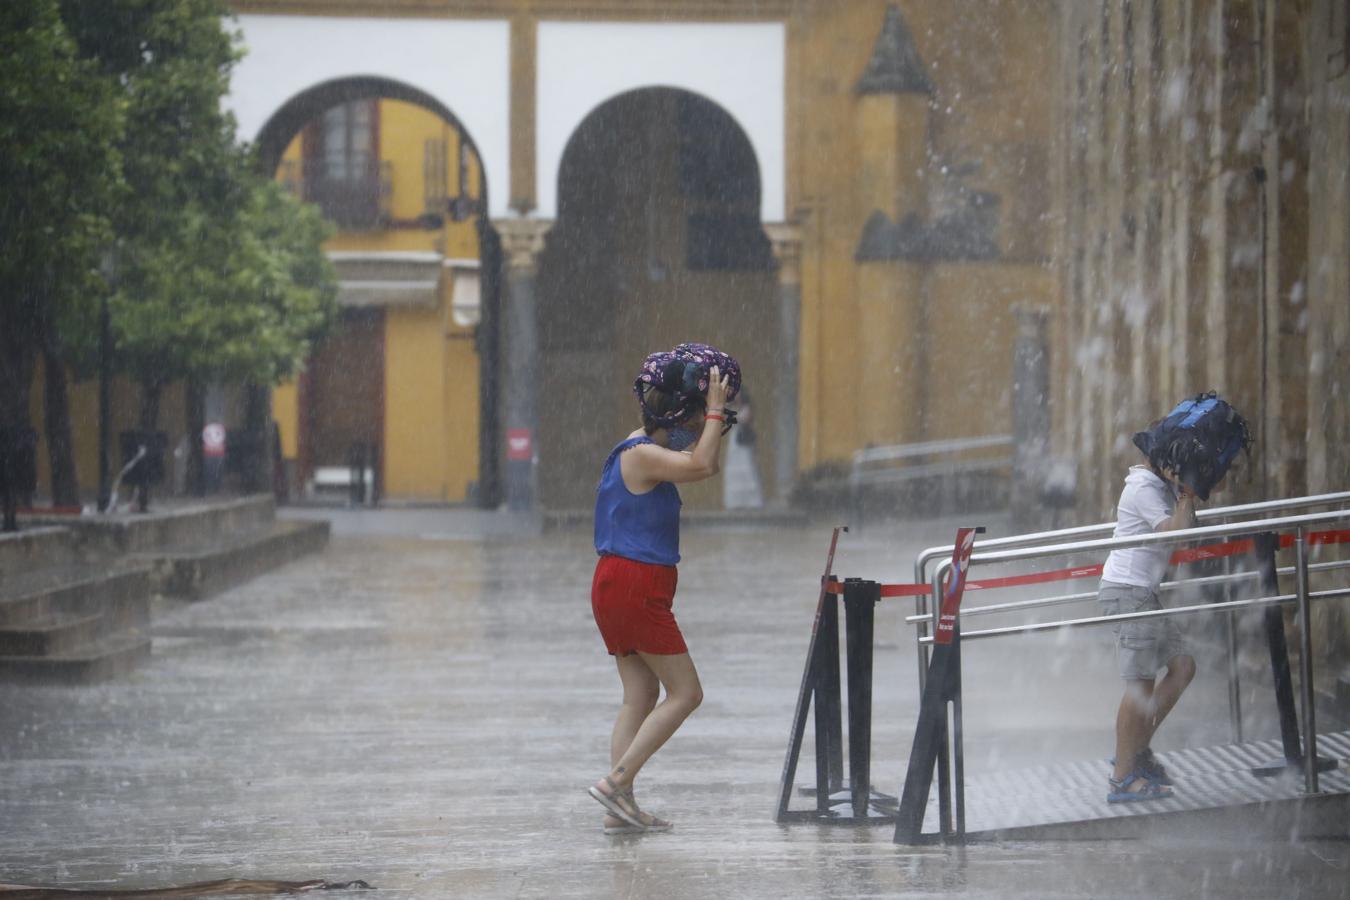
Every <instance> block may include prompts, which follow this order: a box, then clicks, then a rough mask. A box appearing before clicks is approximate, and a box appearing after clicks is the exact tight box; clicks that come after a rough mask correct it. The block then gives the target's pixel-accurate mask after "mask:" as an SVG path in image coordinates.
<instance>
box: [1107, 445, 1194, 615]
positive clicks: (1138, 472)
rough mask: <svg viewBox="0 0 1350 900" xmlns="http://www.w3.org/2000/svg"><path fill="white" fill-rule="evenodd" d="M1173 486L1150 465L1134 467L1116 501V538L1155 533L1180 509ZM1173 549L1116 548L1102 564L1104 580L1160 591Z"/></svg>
mask: <svg viewBox="0 0 1350 900" xmlns="http://www.w3.org/2000/svg"><path fill="white" fill-rule="evenodd" d="M1176 505H1177V498H1176V495H1175V494H1174V493H1173V492H1172V486H1171V485H1169V484H1168V483H1167V482H1166V481H1163V480H1162V479H1161V478H1159V477H1158V476H1157V475H1155V474H1153V471H1152V470H1151V469H1149V468H1148V467H1147V466H1131V467H1130V472H1129V474H1128V475H1126V476H1125V488H1124V490H1122V491H1121V492H1120V501H1119V502H1118V503H1117V504H1116V531H1115V536H1116V537H1132V536H1135V535H1140V534H1152V533H1153V532H1154V531H1156V530H1157V529H1158V526H1159V525H1161V524H1162V523H1163V522H1164V521H1165V520H1166V519H1168V518H1169V517H1171V515H1172V512H1173V511H1174V510H1175V509H1176ZM1172 550H1173V548H1172V547H1171V545H1168V544H1155V545H1153V546H1151V547H1129V548H1122V549H1119V550H1112V551H1111V553H1110V555H1109V556H1107V557H1106V565H1105V566H1103V567H1102V581H1110V582H1112V583H1114V584H1133V585H1137V586H1138V587H1146V588H1152V589H1154V590H1157V588H1158V585H1160V584H1162V579H1163V573H1164V572H1165V571H1167V561H1168V559H1170V558H1171V556H1172Z"/></svg>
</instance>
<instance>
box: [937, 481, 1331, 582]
mask: <svg viewBox="0 0 1350 900" xmlns="http://www.w3.org/2000/svg"><path fill="white" fill-rule="evenodd" d="M1331 503H1350V491H1339V492H1336V493H1330V494H1311V495H1309V496H1306V497H1290V498H1286V499H1283V500H1261V501H1258V502H1256V503H1242V504H1238V505H1236V506H1218V507H1214V508H1213V509H1202V510H1198V511H1197V512H1196V514H1195V518H1196V519H1197V520H1199V521H1205V520H1208V519H1226V518H1230V517H1232V516H1239V515H1248V514H1252V513H1262V512H1274V511H1276V510H1282V509H1301V508H1304V507H1309V506H1325V505H1327V504H1331ZM1115 528H1116V523H1115V522H1101V523H1098V524H1096V525H1076V526H1074V527H1073V528H1060V529H1057V530H1055V531H1036V532H1031V533H1028V534H1014V535H1009V536H1008V537H1001V538H990V539H988V540H977V541H976V542H975V546H974V549H973V550H972V552H976V551H979V550H981V549H989V548H994V547H1018V546H1026V545H1029V544H1039V543H1044V542H1046V541H1055V540H1059V539H1061V538H1073V537H1078V536H1086V535H1090V534H1104V533H1109V532H1111V531H1114V530H1115ZM951 554H952V546H951V544H947V545H946V546H942V547H928V548H926V549H924V550H921V551H920V552H919V555H918V556H917V557H915V560H914V582H915V584H925V583H927V581H928V577H927V574H926V572H927V567H928V563H929V562H930V561H931V560H933V559H937V558H939V557H943V556H947V557H950V556H951Z"/></svg>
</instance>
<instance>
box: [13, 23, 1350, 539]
mask: <svg viewBox="0 0 1350 900" xmlns="http://www.w3.org/2000/svg"><path fill="white" fill-rule="evenodd" d="M232 7H233V9H234V10H235V12H236V13H237V28H238V30H239V32H240V35H241V42H242V47H243V49H244V51H245V56H244V58H243V60H242V61H241V62H240V63H239V65H238V66H237V68H236V71H235V73H234V76H233V82H232V91H231V95H230V98H229V101H228V102H229V103H230V105H231V108H232V110H233V111H234V113H235V115H236V117H237V119H238V121H239V126H240V134H241V136H242V137H243V138H245V139H247V140H249V141H252V142H254V143H255V144H256V146H257V147H258V151H259V156H260V160H261V164H262V165H263V166H264V167H265V168H266V169H267V170H268V171H269V172H270V173H274V174H275V175H276V177H277V178H279V179H281V180H282V181H284V182H286V183H288V184H290V185H292V187H293V188H294V189H295V190H296V191H297V192H299V193H301V194H302V195H304V196H307V197H309V198H310V199H312V200H315V201H316V202H319V203H321V205H325V208H328V209H329V210H330V215H331V216H332V217H333V218H334V219H335V221H338V222H339V225H340V228H341V231H340V233H339V234H338V236H337V237H336V238H334V239H333V241H332V242H331V244H330V246H329V248H328V249H329V251H330V253H331V255H332V257H333V259H334V262H335V264H336V266H337V268H338V271H339V275H340V278H341V303H342V309H343V313H342V325H341V328H340V329H339V330H338V332H337V333H336V334H335V335H334V336H333V337H331V338H330V339H329V340H328V341H327V342H326V343H325V344H324V346H322V347H320V348H319V349H318V351H317V352H316V355H315V357H314V359H312V360H311V361H310V365H309V366H308V367H307V369H306V373H305V375H304V376H303V377H302V378H301V379H299V380H298V382H297V383H296V384H293V385H286V386H282V387H281V388H279V389H277V390H276V391H275V392H274V395H273V398H272V413H273V418H274V420H275V421H277V422H278V424H279V428H280V433H281V437H282V448H283V454H284V456H285V457H286V459H287V461H288V462H287V465H288V469H289V470H290V471H291V472H292V475H293V482H294V484H295V485H296V487H297V488H300V489H303V488H304V486H306V485H313V484H316V483H318V482H321V481H322V478H321V477H320V476H321V474H322V473H321V471H320V470H323V469H332V468H335V467H342V466H345V465H346V463H347V460H348V454H349V452H350V448H351V447H352V445H353V444H362V445H366V446H368V447H370V448H372V453H373V454H374V457H375V458H376V460H377V462H376V464H375V465H374V467H373V468H374V469H375V470H377V473H378V479H379V482H380V487H381V491H382V493H383V495H384V496H385V497H386V498H390V499H398V500H407V501H430V502H476V503H480V504H483V505H488V506H493V505H496V504H497V503H499V502H501V501H503V500H504V501H506V502H508V503H510V504H511V505H514V506H518V507H529V506H534V505H539V506H543V507H546V508H555V509H557V508H561V509H576V508H585V507H588V506H589V504H590V497H591V492H592V490H593V487H594V479H595V471H596V468H597V466H598V464H599V461H600V460H601V459H602V458H603V454H604V452H605V450H606V449H607V448H608V447H609V446H610V445H611V444H612V443H613V442H614V441H615V439H616V438H617V437H618V436H620V435H622V434H624V433H626V432H627V431H628V430H629V429H630V428H631V427H632V426H633V425H634V424H635V422H636V412H635V405H634V403H633V401H632V397H631V392H630V386H631V382H632V379H633V377H634V375H635V373H636V370H637V368H638V365H639V363H640V362H641V360H642V358H643V356H644V355H645V354H646V353H648V352H650V351H651V350H653V349H660V348H666V347H669V346H670V345H673V344H675V343H677V342H679V341H682V340H700V341H707V342H711V343H714V344H717V345H718V346H721V347H723V348H724V349H726V350H727V351H729V352H731V353H733V354H734V355H736V356H737V357H738V358H740V359H741V360H742V362H743V364H744V368H745V378H746V384H747V385H748V388H749V391H750V395H751V397H752V399H753V409H754V417H755V430H756V432H757V434H758V435H759V436H760V437H759V440H758V441H757V443H756V451H755V452H756V457H757V463H758V468H759V472H760V476H761V479H762V481H763V482H764V485H765V488H766V493H767V494H768V496H769V497H770V498H771V499H773V500H782V499H783V498H784V497H785V496H786V494H787V493H788V492H789V490H790V489H791V488H792V487H793V485H794V484H797V485H802V484H813V483H820V482H822V481H825V482H828V478H827V477H826V476H829V475H831V474H833V475H834V476H835V477H838V476H839V474H840V473H842V472H844V471H846V470H847V467H848V464H849V461H850V459H851V458H852V456H853V454H854V453H856V452H857V451H859V450H860V449H863V448H866V447H869V446H884V445H893V444H913V443H916V442H923V441H944V440H955V439H966V438H980V437H987V436H998V435H1008V434H1012V433H1014V432H1016V431H1017V430H1018V429H1019V428H1020V429H1022V431H1023V432H1026V431H1027V430H1028V428H1030V430H1031V432H1032V433H1033V434H1034V435H1035V438H1036V439H1035V441H1034V442H1033V443H1026V442H1025V441H1023V442H1022V443H1023V446H1022V453H1023V456H1024V457H1025V456H1026V454H1027V452H1028V451H1027V448H1028V447H1030V448H1032V450H1033V451H1034V452H1032V454H1031V455H1032V456H1034V457H1035V459H1032V460H1030V463H1037V462H1038V461H1043V459H1048V458H1050V457H1052V456H1053V457H1056V458H1059V459H1062V460H1063V461H1064V463H1065V465H1066V466H1067V467H1068V468H1070V469H1072V470H1076V472H1077V478H1076V482H1077V490H1076V494H1075V497H1074V502H1076V504H1077V513H1078V515H1079V516H1080V517H1081V518H1082V519H1083V520H1084V521H1099V520H1101V519H1103V518H1105V517H1107V516H1108V515H1109V514H1110V511H1111V510H1110V507H1111V504H1112V502H1113V498H1114V494H1115V489H1114V488H1113V487H1112V485H1113V484H1115V483H1116V482H1117V481H1118V477H1119V472H1120V471H1122V470H1123V468H1124V466H1125V465H1126V464H1128V463H1129V462H1130V461H1131V459H1132V458H1133V451H1132V450H1131V448H1130V446H1129V441H1128V435H1129V433H1130V432H1131V431H1133V430H1135V429H1136V428H1138V427H1140V426H1141V425H1143V424H1144V423H1146V422H1147V421H1148V420H1149V419H1151V418H1153V417H1154V416H1157V415H1160V414H1161V413H1162V412H1165V411H1166V409H1167V408H1169V407H1170V406H1171V405H1172V404H1173V403H1175V402H1176V401H1177V400H1178V399H1180V397H1181V396H1182V395H1184V394H1187V393H1190V392H1194V391H1199V390H1203V389H1207V388H1216V389H1218V390H1220V391H1221V392H1224V393H1225V394H1226V395H1229V396H1231V397H1232V398H1233V399H1234V400H1235V402H1236V403H1237V405H1238V406H1239V408H1240V409H1242V410H1243V411H1244V412H1246V413H1247V414H1248V418H1249V419H1251V420H1252V421H1253V422H1254V423H1257V425H1258V427H1257V432H1258V435H1257V436H1258V441H1259V442H1260V446H1261V447H1262V449H1263V452H1261V453H1260V454H1259V456H1258V459H1259V462H1258V466H1257V472H1256V473H1255V476H1256V477H1255V480H1248V481H1244V482H1243V483H1242V485H1241V487H1240V488H1239V494H1238V499H1244V498H1246V497H1249V496H1257V495H1260V496H1275V495H1291V494H1298V493H1304V492H1308V491H1321V490H1333V489H1336V488H1338V487H1343V486H1344V483H1345V480H1346V478H1347V475H1350V453H1347V452H1346V451H1345V449H1344V448H1345V446H1346V442H1345V441H1344V440H1341V438H1342V437H1343V436H1344V434H1345V433H1346V422H1347V421H1348V419H1347V416H1346V414H1345V409H1346V408H1347V406H1346V404H1345V403H1344V402H1342V401H1341V400H1339V399H1338V398H1342V397H1343V396H1344V392H1345V391H1346V390H1348V389H1350V386H1347V384H1346V377H1345V372H1346V366H1345V365H1344V359H1343V358H1344V355H1345V353H1346V349H1345V348H1346V346H1347V345H1350V337H1347V334H1350V332H1348V331H1347V321H1350V316H1347V314H1346V309H1347V305H1346V304H1345V303H1344V297H1345V285H1346V284H1347V277H1346V271H1347V267H1348V266H1350V264H1347V262H1346V260H1347V259H1350V251H1348V250H1347V247H1346V242H1345V233H1346V229H1344V228H1343V227H1342V226H1343V223H1344V210H1345V208H1346V206H1347V185H1346V179H1345V177H1344V175H1343V172H1344V171H1345V170H1346V166H1345V165H1344V162H1345V152H1346V151H1345V147H1346V146H1347V144H1350V140H1347V136H1346V128H1345V123H1344V118H1345V117H1344V114H1343V109H1344V108H1345V103H1344V88H1343V87H1342V85H1343V84H1344V81H1345V80H1344V79H1343V78H1339V76H1337V75H1336V73H1335V72H1333V71H1330V70H1331V69H1334V65H1333V64H1330V63H1327V62H1326V60H1328V59H1331V60H1335V59H1337V58H1340V57H1338V56H1337V54H1338V53H1339V54H1344V52H1345V48H1344V46H1343V44H1344V35H1345V33H1346V29H1345V28H1343V27H1342V26H1343V24H1344V19H1345V16H1346V13H1345V6H1344V4H1343V3H1337V2H1332V0H1316V2H1314V3H1312V4H1311V5H1310V6H1309V10H1311V11H1302V10H1301V8H1296V7H1294V6H1290V5H1285V4H1265V5H1263V6H1262V7H1261V9H1263V10H1264V13H1262V14H1260V15H1258V14H1257V12H1255V11H1254V10H1256V7H1255V6H1253V7H1252V8H1251V9H1247V8H1246V7H1243V8H1241V9H1239V8H1238V7H1237V6H1235V5H1233V4H1231V3H1227V4H1226V3H1223V2H1219V0H1162V2H1159V3H1154V4H1138V3H1133V2H1130V0H1111V2H1108V3H1103V4H1100V9H1098V8H1097V7H1096V6H1093V7H1091V8H1089V6H1087V5H1083V4H1074V3H1056V2H1051V0H998V2H987V3H985V2H981V3H947V2H936V0H904V2H886V0H847V2H842V0H385V2H371V0H234V2H233V3H232ZM1094 10H1095V11H1094ZM1315 22H1323V23H1326V22H1329V23H1331V24H1330V25H1329V26H1327V27H1325V28H1323V27H1320V26H1318V27H1313V23H1315ZM1318 48H1321V49H1318ZM1323 50H1325V51H1326V52H1322V51H1323ZM1341 74H1343V73H1341ZM1338 78H1339V80H1338ZM1263 110H1264V112H1263ZM1299 110H1302V112H1298V111H1299ZM1206 148H1208V149H1206ZM1253 173H1256V174H1253ZM1273 173H1278V175H1279V177H1278V178H1276V177H1274V174H1273ZM1258 175H1260V178H1259V180H1258ZM339 176H340V177H339ZM1314 183H1315V185H1316V189H1313V187H1312V185H1313V184H1314ZM1338 223H1339V224H1338ZM1261 235H1265V237H1264V238H1262V237H1261ZM1253 298H1256V299H1253ZM1019 342H1021V343H1019ZM1019 346H1020V347H1024V348H1025V347H1032V348H1039V350H1040V351H1043V352H1042V353H1041V356H1042V357H1043V358H1042V359H1041V362H1040V363H1039V364H1040V365H1041V367H1042V369H1043V371H1041V372H1039V373H1034V374H1035V377H1033V378H1032V379H1030V380H1029V381H1028V380H1027V379H1025V378H1024V379H1023V380H1022V381H1017V380H1016V379H1015V378H1014V372H1013V368H1014V363H1015V360H1014V356H1015V350H1017V348H1018V347H1019ZM1032 357H1035V354H1034V353H1033V354H1032ZM1038 379H1039V380H1038ZM1037 385H1040V387H1038V386H1037ZM76 395H77V396H76V397H75V398H74V399H73V403H74V404H75V406H76V408H77V410H78V409H85V408H89V407H90V404H89V402H88V401H89V399H90V398H89V397H87V396H85V394H84V392H83V390H81V391H77V392H76ZM118 396H120V397H123V398H124V400H125V398H127V397H129V396H130V394H129V392H128V391H127V390H121V391H120V392H119V395H118ZM1015 397H1021V398H1022V400H1021V401H1019V402H1020V403H1024V404H1026V406H1025V407H1022V406H1019V410H1020V412H1019V414H1018V415H1017V416H1016V417H1014V414H1013V408H1014V399H1015ZM39 399H40V398H38V397H36V396H35V409H40V405H37V402H38V400H39ZM227 399H228V398H227ZM128 402H129V401H128ZM176 403H177V401H174V400H171V399H168V398H166V400H165V403H164V408H165V410H166V413H168V415H167V416H166V418H167V419H169V420H170V421H169V423H168V424H169V428H170V429H171V430H175V429H176V430H177V431H176V432H175V434H179V433H181V430H182V428H183V427H184V426H183V423H182V421H181V417H179V420H178V421H173V419H174V417H175V416H176V413H175V411H174V410H175V404H176ZM121 405H122V406H125V405H127V404H126V403H125V402H124V403H122V404H121ZM224 409H225V412H224V413H223V415H225V416H226V417H227V418H229V417H234V418H236V419H237V416H238V415H239V404H238V403H237V402H233V403H225V404H224ZM77 415H78V413H77ZM120 415H121V416H122V420H129V418H130V416H129V414H125V413H124V414H120ZM1029 416H1030V418H1031V419H1034V420H1035V421H1034V422H1033V423H1032V424H1031V425H1030V426H1029V425H1028V421H1029V418H1028V417H1029ZM1015 418H1016V421H1014V419H1015ZM1023 437H1024V438H1025V434H1023ZM177 439H178V438H177V436H173V440H174V441H176V440H177ZM77 441H78V442H79V447H78V448H77V449H78V455H79V459H80V474H81V478H82V479H83V480H84V481H85V482H86V483H88V482H89V480H90V478H91V471H92V449H91V448H90V447H89V446H87V444H88V443H89V442H88V441H84V439H83V437H82V436H79V435H77ZM1305 451H1306V452H1305ZM1025 461H1026V460H1025V459H1024V462H1025ZM1031 467H1032V468H1035V466H1034V465H1032V466H1031ZM720 492H721V486H720V485H719V484H717V483H707V484H701V485H696V486H694V487H692V488H691V489H690V490H688V491H686V501H687V502H688V503H690V504H691V505H693V506H696V507H698V506H702V507H711V506H716V505H718V504H719V503H720V500H721V497H720ZM1022 499H1023V501H1024V503H1025V502H1027V498H1026V497H1023V498H1022ZM1030 502H1031V503H1032V504H1034V503H1035V502H1037V500H1036V499H1035V498H1032V500H1031V501H1030ZM920 512H921V511H920Z"/></svg>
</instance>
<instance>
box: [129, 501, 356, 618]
mask: <svg viewBox="0 0 1350 900" xmlns="http://www.w3.org/2000/svg"><path fill="white" fill-rule="evenodd" d="M328 533H329V524H328V523H327V522H314V521H300V520H288V521H281V522H276V521H274V522H272V523H271V525H270V527H268V528H266V529H259V530H255V531H251V532H246V533H243V534H239V535H236V536H234V538H233V539H232V540H227V541H225V542H223V543H222V542H215V543H211V544H203V545H200V546H188V547H177V548H172V549H167V550H164V549H161V550H155V551H151V552H147V553H142V554H136V555H135V556H134V557H133V559H134V560H135V561H136V562H138V563H143V564H146V565H148V566H150V567H151V568H152V570H153V572H152V575H151V583H152V584H153V586H154V589H155V590H156V591H157V592H158V593H160V594H163V595H165V596H169V597H173V598H176V599H181V600H200V599H202V598H204V597H209V596H211V595H212V594H217V593H220V592H221V591H224V590H227V589H229V588H232V587H234V586H236V585H239V584H242V583H243V582H245V581H248V580H250V579H252V578H255V577H257V576H258V575H261V574H263V573H264V572H268V571H271V570H272V569H275V568H277V567H278V566H282V565H285V564H286V563H288V562H291V561H293V560H296V559H299V558H300V557H301V556H305V555H307V554H309V553H316V552H318V551H320V550H322V549H323V548H324V547H325V546H326V545H327V543H328Z"/></svg>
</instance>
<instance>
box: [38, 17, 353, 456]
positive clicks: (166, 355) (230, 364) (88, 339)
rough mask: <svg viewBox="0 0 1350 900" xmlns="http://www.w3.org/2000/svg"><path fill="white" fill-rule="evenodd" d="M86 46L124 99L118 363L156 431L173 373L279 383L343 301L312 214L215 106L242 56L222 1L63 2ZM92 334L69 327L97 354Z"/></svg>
mask: <svg viewBox="0 0 1350 900" xmlns="http://www.w3.org/2000/svg"><path fill="white" fill-rule="evenodd" d="M62 9H63V11H64V15H65V17H66V21H67V24H68V26H69V28H70V29H71V33H72V34H73V35H74V36H75V37H76V39H77V40H78V41H79V44H80V47H81V49H82V51H83V52H84V53H85V54H87V55H88V56H89V57H90V58H91V59H93V60H96V61H97V63H98V65H99V67H100V69H101V70H102V71H103V73H104V75H105V76H106V77H107V78H109V79H110V80H112V81H114V82H116V84H118V85H119V86H120V88H121V90H122V91H123V92H124V94H125V98H126V105H127V128H126V131H125V136H124V139H123V141H122V144H121V153H122V159H123V163H122V170H123V174H124V178H125V181H126V184H127V187H128V197H129V199H128V201H127V202H126V203H125V204H123V205H122V206H121V207H120V208H119V210H118V213H117V215H116V217H115V220H114V227H115V229H116V232H117V245H116V246H117V250H116V273H117V275H116V291H115V293H114V294H113V296H112V299H111V309H112V330H113V334H114V340H115V344H116V347H117V354H116V358H117V366H118V369H119V370H120V371H123V372H125V373H127V374H129V375H131V376H132V377H134V378H135V379H136V380H137V381H139V382H140V384H141V388H142V404H141V417H140V418H141V422H140V424H141V427H142V428H143V429H145V430H154V428H155V426H156V422H157V420H158V416H159V398H160V394H161V392H162V389H163V387H164V386H165V385H166V384H168V383H170V382H172V381H176V380H179V379H188V380H189V381H192V382H197V383H200V382H202V381H206V380H210V379H226V380H238V381H245V382H252V383H259V384H271V383H274V382H275V381H276V380H278V379H280V378H284V377H286V376H287V375H289V374H291V373H292V372H293V371H294V370H295V368H296V366H297V365H298V364H299V361H300V360H302V359H303V358H304V356H305V355H307V353H308V348H309V345H310V343H311V342H312V340H313V339H315V337H317V335H318V334H320V333H321V332H322V330H323V329H324V328H325V327H326V326H327V324H328V322H329V321H330V320H331V318H332V315H333V309H334V297H335V294H336V288H335V281H334V278H333V274H332V270H331V268H330V266H329V265H328V263H327V261H326V259H325V258H324V257H323V254H322V252H321V250H320V244H321V242H322V240H323V239H324V238H325V237H326V236H327V233H328V232H327V230H326V227H325V226H324V224H323V223H322V221H321V220H320V218H319V217H318V216H317V214H316V213H315V212H313V211H312V210H307V209H304V208H302V207H300V206H299V205H298V204H297V203H295V202H294V201H292V200H291V199H290V198H289V197H286V196H284V195H283V194H282V193H281V192H280V191H279V190H278V189H277V188H276V187H274V186H273V185H272V184H271V183H270V181H269V180H268V179H265V178H263V177H262V176H261V175H260V174H258V173H257V171H256V167H255V166H254V165H253V162H252V160H251V157H250V156H249V155H248V154H247V153H246V152H245V151H244V149H242V148H241V147H240V146H239V144H238V142H237V141H236V138H235V128H234V122H233V119H232V117H231V116H230V115H229V114H228V113H226V112H224V111H223V109H222V106H221V99H222V98H223V96H224V95H225V92H226V90H227V89H228V86H229V73H230V69H231V67H232V66H233V64H234V62H235V60H236V59H237V58H238V53H237V51H236V49H235V47H234V45H233V40H232V37H231V35H230V34H229V33H228V32H227V31H226V29H225V27H224V17H225V16H226V15H227V14H228V9H227V8H226V7H225V6H224V4H223V3H221V2H218V0H63V2H62ZM93 338H94V335H93V333H92V330H91V329H90V328H89V327H88V325H87V324H86V325H85V326H84V327H83V328H81V327H80V325H79V324H72V333H71V340H72V342H73V343H80V344H81V345H82V346H83V347H84V349H85V355H86V356H88V354H89V353H90V352H91V349H92V345H93Z"/></svg>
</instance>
